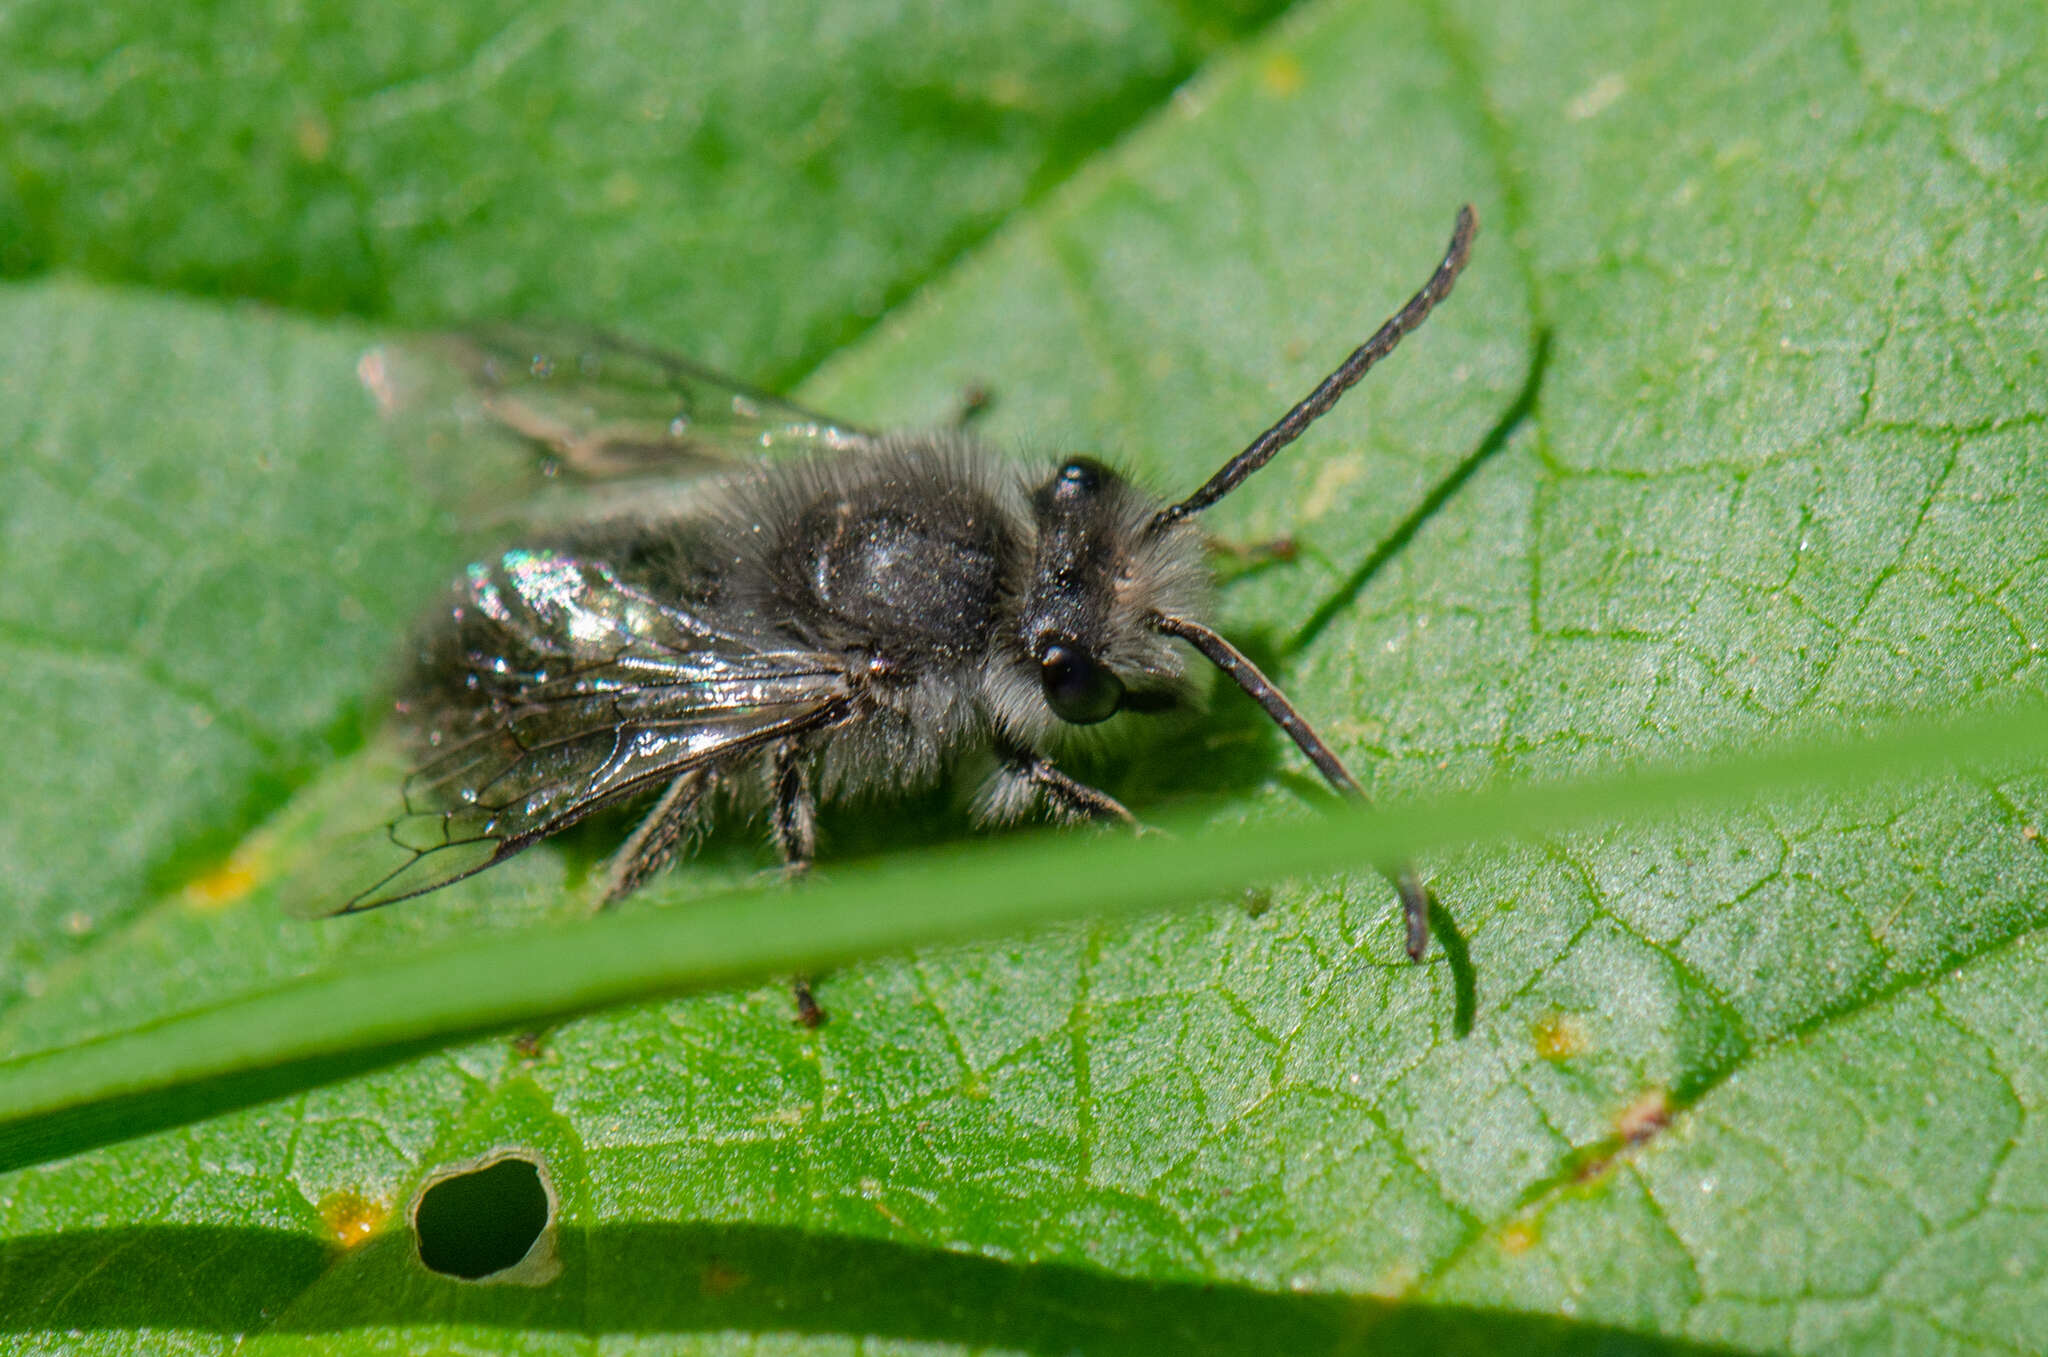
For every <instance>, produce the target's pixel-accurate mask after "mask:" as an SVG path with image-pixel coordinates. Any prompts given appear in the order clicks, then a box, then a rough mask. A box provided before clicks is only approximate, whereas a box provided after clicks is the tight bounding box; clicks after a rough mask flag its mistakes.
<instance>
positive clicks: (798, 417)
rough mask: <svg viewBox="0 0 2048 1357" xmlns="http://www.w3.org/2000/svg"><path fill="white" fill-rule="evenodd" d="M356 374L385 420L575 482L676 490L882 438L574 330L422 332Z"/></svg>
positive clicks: (662, 356)
mask: <svg viewBox="0 0 2048 1357" xmlns="http://www.w3.org/2000/svg"><path fill="white" fill-rule="evenodd" d="M357 373H358V375H359V376H360V377H361V379H362V381H363V384H364V386H366V387H367V388H368V389H369V391H370V393H371V395H372V396H373V397H375V398H376V400H377V403H378V406H379V407H380V408H381V409H382V410H383V411H384V413H385V414H386V415H387V416H391V417H393V418H395V419H400V420H408V421H409V420H424V421H426V422H427V423H429V424H430V425H432V426H433V427H434V429H435V431H436V433H437V434H438V433H442V432H445V430H447V429H448V428H450V427H452V428H453V429H454V430H455V432H456V436H457V437H475V436H479V435H481V436H492V435H498V436H509V437H510V438H512V439H514V440H516V441H518V442H520V443H523V444H525V445H526V446H527V447H529V448H530V449H532V450H533V451H534V452H537V453H538V454H539V457H538V458H537V459H536V463H537V465H538V466H539V467H540V469H541V470H542V471H544V472H546V473H548V474H550V475H554V474H556V473H566V477H565V478H567V479H580V480H584V481H595V482H619V481H634V482H642V483H644V482H648V481H653V480H672V479H674V478H676V477H689V476H697V475H703V474H706V473H716V472H719V471H724V470H730V469H733V468H735V467H738V466H742V465H746V464H748V463H750V462H754V461H758V460H760V459H761V458H762V457H764V456H774V455H778V454H784V453H791V452H796V453H803V452H815V453H832V452H840V451H845V450H847V449H850V448H855V447H859V446H861V445H862V444H864V443H866V442H867V441H868V440H869V439H870V437H871V435H869V434H868V433H866V432H864V431H862V430H860V429H858V428H855V427H854V426H852V425H850V424H846V423H843V422H841V421H838V420H834V419H831V418H829V417H827V416H824V415H821V414H818V413H817V412H816V411H813V410H807V409H805V408H804V407H803V406H800V405H797V404H795V403H793V402H791V401H787V400H784V399H782V398H781V397H779V396H773V395H770V394H768V393H767V392H765V391H760V390H757V389H755V388H753V387H750V386H748V385H746V384H745V383H743V382H739V381H735V380H734V379H732V378H730V377H726V376H722V375H720V374H719V373H716V372H713V371H711V370H710V369H708V368H705V367H701V366H699V365H698V364H696V363H692V362H690V361H689V360H688V359H685V358H679V357H677V356H675V355H673V354H668V353H664V352H662V351H660V350H658V349H654V348H649V347H646V346H644V345H640V344H637V343H634V342H633V341H631V340H626V339H620V338H617V337H615V336H609V335H603V334H598V333H595V332H589V331H579V330H574V329H562V328H544V327H540V326H534V325H510V324H507V325H496V326H490V327H485V328H481V329H477V330H473V331H468V332H465V333H460V334H441V335H427V336H422V337H419V338H416V339H412V340H407V341H403V342H399V343H395V344H387V345H383V346H381V347H379V348H375V349H372V350H370V352H368V353H366V354H364V355H363V359H362V361H361V363H360V364H358V367H357ZM430 436H432V435H430ZM598 498H599V499H601V500H609V501H612V502H624V499H625V497H624V496H620V495H609V496H602V497H598Z"/></svg>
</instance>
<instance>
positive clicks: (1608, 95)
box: [1564, 71, 1628, 122]
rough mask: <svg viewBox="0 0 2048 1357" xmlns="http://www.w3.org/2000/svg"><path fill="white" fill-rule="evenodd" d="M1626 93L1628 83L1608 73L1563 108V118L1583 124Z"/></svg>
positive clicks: (1604, 110) (1605, 109) (1612, 73)
mask: <svg viewBox="0 0 2048 1357" xmlns="http://www.w3.org/2000/svg"><path fill="white" fill-rule="evenodd" d="M1627 93H1628V81H1626V80H1624V79H1622V78H1621V76H1619V75H1617V74H1615V73H1614V72H1612V71H1610V72H1608V73H1607V74H1606V75H1603V76H1601V77H1600V78H1599V79H1598V80H1595V81H1594V82H1593V83H1592V85H1590V86H1589V87H1588V88H1587V89H1586V90H1585V91H1583V92H1582V93H1581V94H1580V95H1579V96H1578V97H1577V98H1575V99H1573V100H1572V101H1571V102H1570V103H1568V104H1566V105H1565V106H1564V116H1565V117H1567V118H1570V119H1571V120H1572V121H1573V122H1584V121H1585V120H1586V119H1588V118H1596V117H1598V116H1600V114H1602V113H1604V112H1606V111H1607V107H1608V105H1610V104H1612V103H1613V102H1614V101H1615V100H1616V99H1619V98H1620V97H1621V96H1622V95H1624V94H1627Z"/></svg>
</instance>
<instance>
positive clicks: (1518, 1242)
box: [1500, 1220, 1543, 1254]
mask: <svg viewBox="0 0 2048 1357" xmlns="http://www.w3.org/2000/svg"><path fill="white" fill-rule="evenodd" d="M1542 1238H1543V1231H1542V1230H1541V1229H1540V1228H1539V1227H1538V1226H1537V1224H1536V1222H1535V1221H1533V1220H1511V1221H1509V1222H1508V1223H1507V1224H1506V1225H1504V1226H1502V1227H1501V1232H1500V1247H1501V1250H1502V1251H1503V1252H1505V1253H1511V1254H1514V1253H1527V1252H1528V1251H1529V1250H1531V1249H1533V1248H1535V1247H1536V1245H1537V1243H1538V1242H1540V1241H1541V1240H1542Z"/></svg>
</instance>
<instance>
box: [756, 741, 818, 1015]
mask: <svg viewBox="0 0 2048 1357" xmlns="http://www.w3.org/2000/svg"><path fill="white" fill-rule="evenodd" d="M768 787H769V794H770V797H771V806H770V810H769V815H770V818H771V820H772V821H773V823H774V829H775V846H776V848H777V849H778V850H780V851H781V853H782V870H783V874H784V875H785V876H786V877H787V878H788V879H790V880H792V881H794V880H798V879H800V878H802V876H803V875H804V873H806V872H808V871H809V870H810V868H811V860H812V859H813V858H815V857H817V856H818V802H817V798H816V797H814V796H813V795H812V794H811V768H810V763H809V761H808V760H807V759H806V758H805V757H804V748H803V744H802V742H801V741H797V740H784V741H783V742H782V743H781V744H778V745H776V746H775V753H774V755H773V757H772V758H771V759H770V761H769V766H768ZM790 989H791V992H792V994H793V995H794V997H795V999H796V1020H797V1021H798V1022H800V1023H802V1024H803V1025H804V1026H805V1027H817V1026H819V1025H820V1024H822V1023H823V1022H824V1021H825V1010H824V1009H822V1008H820V1007H818V1001H817V999H816V998H814V997H813V996H812V994H811V978H810V977H809V976H807V975H798V976H792V977H791V978H790Z"/></svg>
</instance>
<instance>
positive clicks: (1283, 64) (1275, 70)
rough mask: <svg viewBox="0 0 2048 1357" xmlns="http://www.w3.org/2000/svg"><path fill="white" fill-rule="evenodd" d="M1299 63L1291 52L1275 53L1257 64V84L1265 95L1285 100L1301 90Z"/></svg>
mask: <svg viewBox="0 0 2048 1357" xmlns="http://www.w3.org/2000/svg"><path fill="white" fill-rule="evenodd" d="M1301 82H1302V71H1301V63H1300V62H1299V61H1297V60H1296V59H1295V57H1294V54H1293V53H1292V52H1275V53H1273V54H1272V55H1271V56H1269V57H1267V58H1266V59H1265V60H1264V61H1262V62H1260V63H1259V83H1260V84H1261V85H1264V86H1265V87H1266V93H1268V94H1277V95H1279V96H1280V97H1281V98H1283V99H1284V98H1286V97H1287V96H1288V95H1290V94H1293V93H1295V92H1297V91H1298V90H1300V89H1301Z"/></svg>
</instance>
